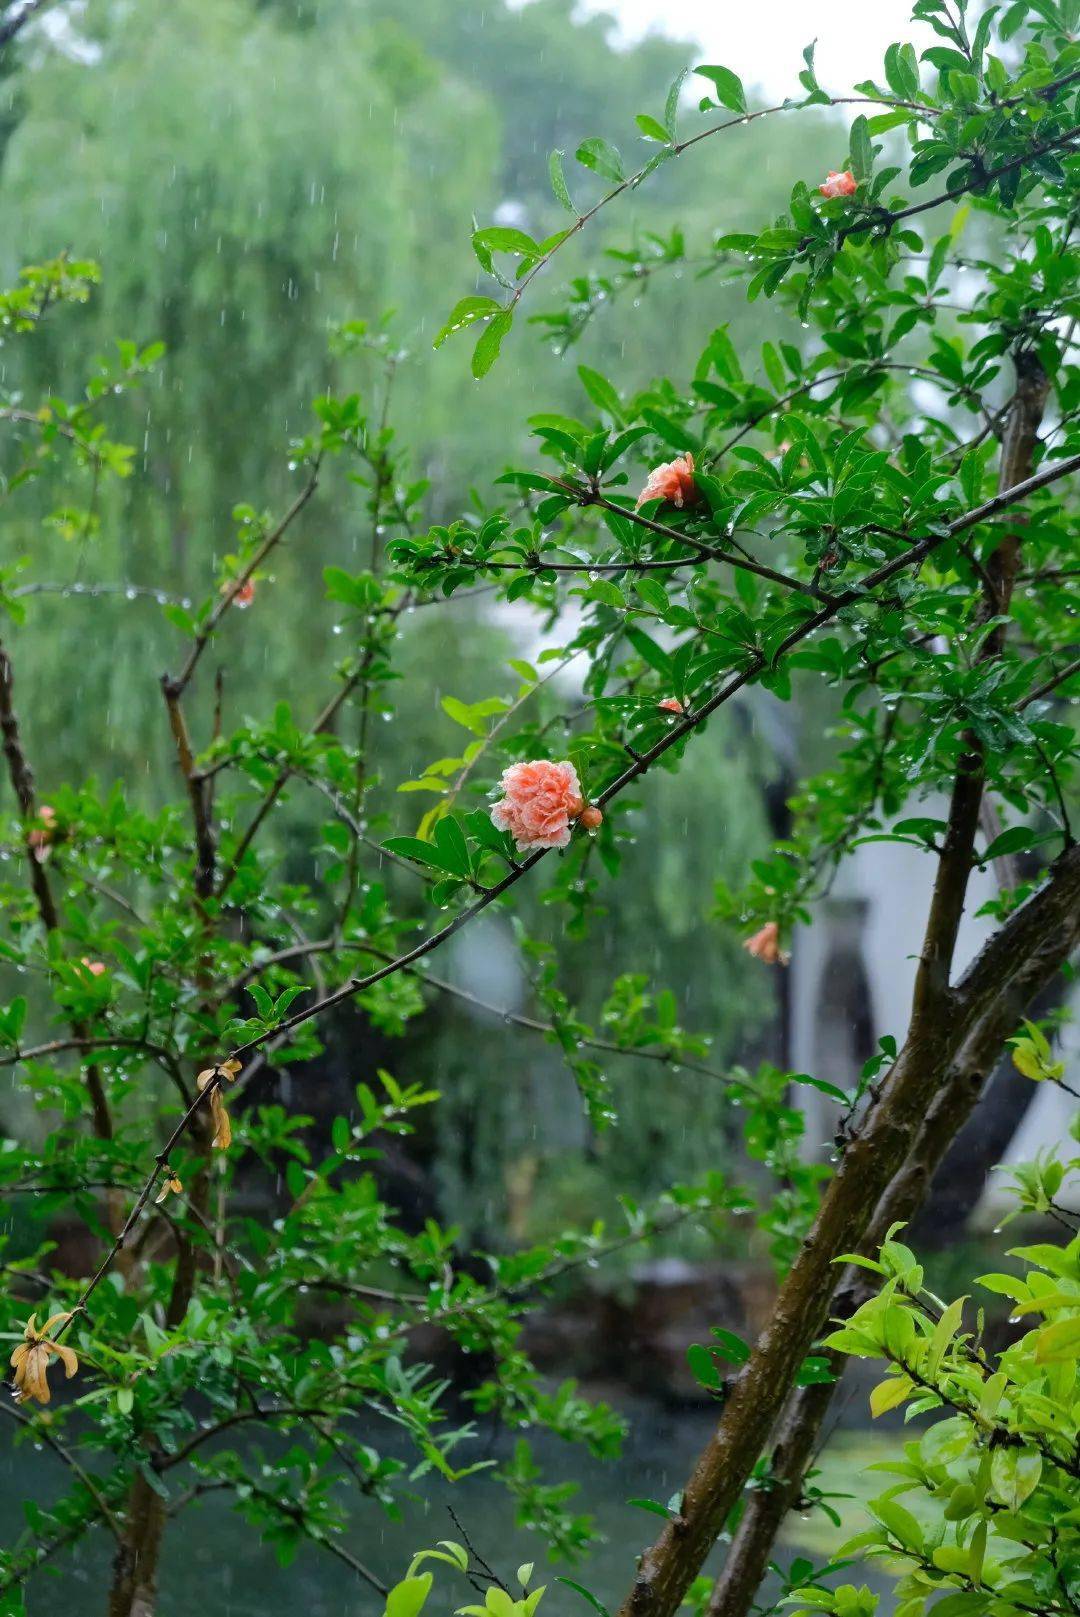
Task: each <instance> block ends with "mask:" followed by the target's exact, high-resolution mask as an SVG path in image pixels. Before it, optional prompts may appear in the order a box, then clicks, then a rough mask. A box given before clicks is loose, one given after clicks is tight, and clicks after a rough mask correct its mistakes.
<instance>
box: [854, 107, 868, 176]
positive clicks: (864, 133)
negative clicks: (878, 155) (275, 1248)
mask: <svg viewBox="0 0 1080 1617" xmlns="http://www.w3.org/2000/svg"><path fill="white" fill-rule="evenodd" d="M873 169H874V148H873V145H872V143H871V140H870V126H869V125H868V123H867V121H866V119H865V118H864V117H863V115H862V113H860V114H859V116H858V117H857V118H856V119H855V122H854V123H853V124H852V126H851V172H852V173H853V174H854V176H855V178H856V179H857V180H868V179H869V178H870V175H871V174H872V173H873Z"/></svg>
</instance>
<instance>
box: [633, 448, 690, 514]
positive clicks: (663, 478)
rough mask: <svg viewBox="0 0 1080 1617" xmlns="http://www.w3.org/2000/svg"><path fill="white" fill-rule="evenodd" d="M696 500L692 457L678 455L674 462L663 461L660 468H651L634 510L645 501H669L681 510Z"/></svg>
mask: <svg viewBox="0 0 1080 1617" xmlns="http://www.w3.org/2000/svg"><path fill="white" fill-rule="evenodd" d="M698 498H699V495H698V490H697V484H696V483H695V482H694V457H693V455H678V456H676V458H675V459H674V460H668V461H665V462H664V464H663V465H662V466H654V467H653V469H652V471H651V472H650V473H649V477H648V481H647V482H646V484H645V487H644V488H643V489H642V491H641V493H640V494H639V495H638V497H637V507H635V509H637V508H639V507H641V506H643V505H644V504H645V501H646V500H670V501H671V503H672V505H677V506H679V507H680V509H681V507H682V506H684V505H693V504H695V503H696V501H697V500H698Z"/></svg>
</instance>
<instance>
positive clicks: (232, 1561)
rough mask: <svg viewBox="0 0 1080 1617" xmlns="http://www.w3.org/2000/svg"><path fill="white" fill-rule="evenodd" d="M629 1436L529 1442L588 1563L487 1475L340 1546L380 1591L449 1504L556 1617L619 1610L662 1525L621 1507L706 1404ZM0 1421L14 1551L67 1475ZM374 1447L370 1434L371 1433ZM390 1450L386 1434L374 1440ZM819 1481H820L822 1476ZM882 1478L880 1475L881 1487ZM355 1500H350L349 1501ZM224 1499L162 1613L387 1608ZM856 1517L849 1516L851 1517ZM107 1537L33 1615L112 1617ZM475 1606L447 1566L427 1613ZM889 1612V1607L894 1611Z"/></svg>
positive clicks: (792, 1545)
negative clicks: (565, 1501)
mask: <svg viewBox="0 0 1080 1617" xmlns="http://www.w3.org/2000/svg"><path fill="white" fill-rule="evenodd" d="M619 1402H620V1405H621V1407H623V1409H624V1410H625V1412H626V1414H627V1415H628V1416H629V1417H630V1422H631V1429H630V1435H629V1437H628V1438H627V1442H626V1446H625V1449H624V1452H623V1455H622V1457H621V1458H620V1459H619V1460H617V1461H615V1462H608V1463H607V1464H602V1463H600V1462H594V1461H591V1460H589V1459H588V1458H586V1457H584V1456H583V1455H582V1453H581V1451H580V1450H578V1449H577V1448H570V1447H569V1446H567V1445H564V1444H560V1443H558V1442H557V1441H556V1440H553V1439H550V1438H541V1439H540V1440H538V1441H537V1442H536V1443H535V1452H536V1455H537V1457H538V1459H539V1460H540V1462H541V1464H542V1466H543V1468H544V1471H545V1477H544V1480H545V1481H548V1482H555V1481H558V1480H562V1479H565V1478H567V1477H570V1476H574V1477H576V1478H577V1480H578V1481H580V1482H581V1484H582V1488H581V1493H580V1495H579V1500H578V1508H579V1509H581V1510H585V1511H590V1512H591V1513H592V1514H593V1515H594V1516H595V1517H596V1519H597V1524H598V1526H599V1528H600V1531H601V1532H602V1533H603V1535H604V1538H605V1542H603V1543H601V1544H599V1545H598V1546H597V1547H596V1548H595V1550H594V1551H593V1553H592V1555H591V1557H590V1559H589V1562H588V1564H587V1566H586V1567H584V1568H582V1569H580V1570H575V1569H574V1568H572V1567H568V1566H566V1565H564V1564H560V1565H558V1566H545V1565H544V1564H543V1555H542V1551H541V1547H540V1545H539V1543H538V1541H537V1539H536V1538H535V1537H533V1536H531V1535H530V1534H528V1533H526V1532H523V1531H521V1530H519V1529H518V1528H516V1527H515V1525H514V1507H513V1502H512V1501H511V1499H510V1498H509V1496H508V1495H507V1493H506V1492H505V1490H504V1489H503V1488H502V1487H501V1486H500V1485H499V1484H498V1483H496V1482H493V1481H491V1480H489V1479H488V1478H487V1477H485V1476H484V1475H482V1474H481V1475H478V1476H474V1477H471V1478H469V1479H468V1480H467V1481H465V1482H464V1483H461V1484H459V1485H457V1486H456V1487H454V1486H451V1485H449V1484H446V1483H443V1482H441V1481H439V1480H433V1479H432V1478H431V1477H430V1476H426V1477H424V1478H423V1479H421V1481H420V1482H419V1483H418V1484H417V1489H418V1491H420V1490H422V1491H423V1493H424V1496H425V1497H424V1500H423V1501H420V1500H417V1502H416V1503H415V1504H414V1505H413V1506H412V1507H411V1508H409V1509H407V1511H406V1513H405V1518H404V1520H403V1521H400V1522H394V1521H390V1520H388V1519H387V1518H386V1516H385V1515H384V1514H383V1512H382V1511H381V1509H380V1508H379V1507H378V1506H377V1505H373V1504H371V1503H369V1502H368V1501H366V1500H363V1499H357V1497H356V1494H355V1492H354V1493H353V1494H352V1496H351V1498H352V1500H354V1501H355V1505H353V1504H351V1503H350V1507H349V1508H350V1517H351V1521H350V1527H349V1530H348V1532H347V1533H346V1534H345V1536H344V1538H343V1541H342V1542H343V1543H344V1545H345V1547H346V1548H347V1549H348V1550H349V1551H350V1552H351V1553H352V1554H353V1555H354V1556H355V1557H357V1558H358V1559H359V1560H360V1561H362V1562H363V1563H364V1564H365V1565H366V1566H368V1567H370V1568H371V1570H372V1571H373V1572H375V1573H376V1574H377V1575H378V1576H379V1577H381V1578H382V1579H384V1581H386V1582H392V1581H393V1580H395V1579H396V1578H399V1577H401V1576H403V1575H404V1572H405V1569H406V1566H407V1564H408V1561H409V1558H410V1556H411V1555H412V1554H413V1552H414V1551H415V1550H418V1549H423V1548H426V1547H428V1546H429V1545H430V1546H433V1545H434V1544H435V1541H436V1540H437V1539H440V1538H458V1537H459V1536H460V1535H459V1533H458V1530H457V1528H456V1527H455V1526H454V1523H453V1521H452V1520H451V1518H450V1515H449V1512H448V1509H447V1506H448V1505H453V1507H454V1509H455V1510H456V1512H457V1514H458V1516H459V1518H460V1520H461V1522H462V1524H463V1526H464V1527H465V1528H466V1530H467V1531H468V1533H469V1535H470V1537H471V1538H472V1539H473V1542H474V1543H475V1545H476V1547H477V1549H478V1550H479V1551H480V1553H481V1554H482V1555H484V1556H485V1558H486V1559H487V1560H488V1561H489V1562H490V1563H491V1564H492V1565H493V1566H494V1567H495V1568H496V1569H497V1570H498V1571H499V1573H500V1575H501V1576H503V1578H504V1579H505V1580H506V1581H507V1582H508V1583H509V1582H510V1581H511V1579H512V1577H513V1574H514V1571H515V1569H516V1568H517V1566H518V1565H519V1564H520V1563H521V1562H523V1561H529V1560H534V1559H535V1560H536V1562H537V1572H536V1578H535V1580H534V1581H535V1582H540V1581H545V1582H547V1583H548V1584H549V1586H550V1587H549V1592H548V1594H547V1596H546V1597H545V1600H544V1603H543V1605H542V1606H541V1612H544V1611H547V1613H548V1614H549V1617H555V1614H556V1613H558V1614H559V1617H562V1614H563V1613H566V1614H567V1617H575V1614H578V1617H588V1614H589V1613H590V1611H591V1610H592V1608H591V1607H590V1606H588V1605H587V1604H586V1603H585V1601H584V1600H582V1598H581V1597H580V1596H579V1595H577V1594H576V1593H574V1591H572V1590H570V1589H567V1588H565V1587H563V1586H561V1585H558V1584H553V1582H552V1580H553V1579H554V1577H555V1576H556V1575H557V1574H559V1573H560V1572H562V1573H568V1574H569V1575H570V1576H571V1577H576V1578H578V1579H579V1580H580V1581H581V1582H583V1583H586V1584H587V1585H588V1586H589V1587H590V1588H591V1589H592V1590H593V1591H594V1592H595V1593H596V1594H597V1595H598V1596H599V1598H600V1599H601V1600H603V1601H604V1602H605V1603H606V1604H608V1605H609V1606H612V1607H616V1606H617V1605H618V1603H619V1601H620V1600H621V1598H622V1596H623V1595H624V1594H625V1592H626V1588H627V1585H628V1582H629V1579H630V1577H631V1575H632V1571H633V1564H634V1556H635V1554H636V1553H637V1552H638V1551H640V1550H641V1549H642V1548H644V1547H645V1545H646V1544H648V1543H649V1542H651V1540H652V1538H653V1537H654V1536H655V1530H656V1529H657V1528H658V1527H659V1525H660V1523H659V1520H658V1519H657V1518H656V1517H655V1516H652V1515H649V1514H647V1513H645V1512H643V1511H642V1510H640V1509H638V1508H635V1507H633V1506H630V1505H628V1504H627V1500H628V1499H630V1498H649V1499H656V1500H660V1501H666V1500H667V1499H668V1498H669V1497H670V1496H671V1495H672V1494H673V1493H674V1492H675V1490H676V1489H677V1488H678V1487H679V1486H680V1485H681V1484H682V1483H683V1481H684V1480H685V1478H686V1475H687V1472H688V1471H689V1469H690V1466H691V1464H692V1462H693V1460H694V1458H695V1457H696V1455H697V1454H698V1453H699V1451H700V1450H701V1448H702V1447H703V1446H704V1443H705V1441H706V1439H707V1437H708V1435H709V1433H710V1431H711V1429H712V1426H713V1421H714V1417H713V1414H712V1412H711V1411H709V1410H708V1409H701V1410H696V1409H692V1410H686V1409H680V1410H670V1409H666V1408H663V1407H661V1406H658V1405H654V1404H650V1403H647V1402H644V1401H638V1402H634V1403H631V1402H630V1401H628V1400H627V1399H626V1398H620V1400H619ZM11 1431H13V1428H11V1427H8V1425H7V1424H6V1423H4V1425H3V1427H0V1437H2V1438H3V1439H4V1446H3V1448H2V1449H0V1517H2V1520H3V1522H4V1524H5V1531H4V1533H3V1540H2V1541H3V1543H4V1544H6V1545H11V1544H12V1543H13V1541H14V1540H15V1538H16V1536H17V1534H18V1530H19V1527H20V1525H21V1523H22V1522H23V1519H24V1518H23V1511H22V1500H23V1499H25V1498H32V1499H35V1500H37V1501H39V1502H40V1503H41V1504H42V1505H47V1504H48V1502H49V1501H50V1500H51V1499H53V1498H56V1497H58V1496H59V1495H60V1494H61V1493H62V1492H64V1491H66V1489H67V1486H68V1481H69V1478H68V1475H67V1473H66V1472H65V1471H64V1468H63V1467H62V1465H61V1464H60V1462H59V1461H58V1460H57V1459H56V1458H55V1457H54V1456H53V1455H52V1454H50V1453H49V1452H48V1451H47V1450H36V1449H34V1448H33V1447H31V1446H30V1445H29V1444H24V1445H22V1446H21V1447H20V1448H18V1449H13V1448H12V1446H11V1443H10V1441H9V1440H8V1436H7V1434H8V1433H9V1432H11ZM372 1435H373V1438H374V1437H375V1434H374V1433H373V1434H372ZM378 1441H379V1442H380V1443H381V1444H382V1446H383V1448H384V1449H385V1448H387V1447H388V1445H387V1444H386V1441H385V1428H382V1429H381V1430H380V1432H379V1434H378ZM509 1441H510V1440H508V1439H507V1440H503V1439H500V1440H499V1441H498V1442H497V1443H495V1444H493V1445H492V1446H491V1449H490V1453H491V1455H492V1457H493V1458H496V1459H498V1458H500V1457H501V1455H502V1454H504V1453H505V1452H506V1450H507V1448H508V1447H509ZM888 1446H889V1445H888V1442H887V1440H886V1439H882V1438H879V1437H868V1436H867V1435H866V1434H864V1433H856V1432H844V1433H841V1434H840V1435H839V1437H838V1438H837V1439H836V1441H835V1442H834V1444H833V1445H832V1448H831V1450H830V1452H829V1454H827V1456H826V1459H825V1462H824V1476H825V1478H826V1479H827V1485H828V1486H830V1487H834V1488H837V1489H839V1490H841V1491H856V1489H861V1490H862V1491H863V1492H864V1493H865V1491H866V1487H867V1485H868V1484H869V1486H870V1488H871V1489H874V1488H875V1484H873V1483H872V1482H870V1481H869V1479H865V1480H862V1479H864V1474H865V1467H866V1465H867V1463H869V1461H870V1460H872V1459H874V1458H876V1457H878V1456H879V1455H880V1454H881V1453H882V1452H883V1451H884V1449H885V1448H886V1447H888ZM819 1480H820V1479H819ZM885 1482H886V1479H885V1478H884V1477H880V1474H879V1481H878V1482H877V1484H876V1488H877V1489H880V1488H881V1487H882V1486H883V1485H884V1484H885ZM349 1497H350V1496H349V1495H346V1494H343V1495H342V1498H343V1499H346V1500H348V1499H349ZM228 1500H229V1496H227V1495H223V1494H211V1495H209V1496H208V1497H207V1498H206V1499H204V1500H202V1501H199V1502H198V1503H196V1504H194V1505H192V1506H190V1507H189V1508H188V1509H187V1510H186V1511H185V1512H184V1513H183V1515H181V1516H179V1517H178V1518H177V1519H176V1520H175V1521H174V1522H171V1523H170V1524H169V1526H168V1529H167V1536H166V1543H165V1552H164V1557H163V1563H162V1573H161V1590H160V1598H159V1603H158V1612H157V1617H378V1614H379V1613H380V1612H381V1610H382V1602H381V1601H380V1600H379V1598H378V1596H377V1595H376V1594H375V1592H374V1591H373V1590H372V1589H370V1588H369V1587H368V1586H367V1585H365V1584H363V1583H361V1582H359V1581H358V1579H357V1577H356V1575H355V1573H354V1572H353V1571H352V1570H351V1569H350V1568H349V1567H347V1566H345V1565H343V1564H342V1563H341V1562H339V1561H337V1560H335V1559H334V1558H333V1557H332V1556H331V1555H329V1554H328V1553H327V1552H326V1551H324V1550H321V1549H318V1548H317V1547H315V1546H313V1545H310V1544H304V1545H302V1546H301V1548H300V1549H299V1551H298V1553H297V1555H296V1559H295V1560H294V1561H293V1562H292V1564H291V1565H290V1566H288V1567H280V1566H279V1565H278V1564H277V1558H276V1554H275V1551H274V1548H273V1546H271V1545H268V1544H265V1543H263V1542H262V1540H261V1539H260V1537H259V1535H258V1532H257V1530H255V1529H254V1528H251V1527H249V1526H248V1525H247V1524H246V1522H244V1521H243V1519H242V1518H241V1517H240V1516H239V1515H238V1513H237V1512H236V1511H235V1510H234V1509H233V1508H232V1506H231V1502H227V1501H228ZM849 1508H853V1507H844V1509H845V1514H847V1513H848V1510H849ZM845 1526H846V1530H847V1531H849V1532H850V1531H855V1530H856V1529H857V1526H858V1521H857V1518H856V1517H855V1516H854V1515H851V1516H849V1520H848V1522H847V1523H846V1524H845ZM839 1538H840V1535H839V1534H837V1533H836V1531H835V1530H834V1529H831V1528H830V1527H829V1526H828V1524H827V1523H825V1522H824V1520H823V1519H822V1518H821V1517H820V1516H818V1517H815V1518H813V1519H811V1520H808V1521H800V1520H798V1519H793V1520H792V1522H791V1523H790V1524H789V1528H788V1532H787V1536H786V1543H785V1546H784V1550H785V1554H784V1557H783V1558H784V1559H785V1560H786V1559H787V1558H788V1556H789V1555H792V1554H795V1553H806V1554H808V1555H811V1556H816V1557H817V1558H818V1559H824V1558H825V1557H826V1556H827V1555H828V1554H829V1552H830V1550H831V1549H832V1548H833V1547H834V1546H835V1544H836V1543H837V1542H839ZM110 1548H111V1540H110V1539H109V1537H108V1535H107V1534H106V1533H104V1532H103V1531H100V1530H99V1531H96V1532H95V1533H93V1534H92V1535H89V1536H88V1537H87V1539H86V1540H85V1541H84V1542H83V1543H82V1544H81V1545H80V1546H79V1547H78V1548H77V1549H75V1550H73V1551H68V1552H66V1553H64V1554H61V1555H58V1556H57V1558H56V1561H55V1564H53V1563H50V1570H45V1569H42V1571H40V1572H39V1573H38V1574H37V1575H36V1576H35V1579H34V1581H33V1583H32V1584H31V1586H30V1595H29V1600H28V1612H29V1617H44V1614H45V1613H46V1612H55V1611H58V1610H62V1611H64V1612H65V1613H67V1614H68V1617H84V1614H85V1617H99V1614H100V1617H105V1606H106V1599H107V1588H108V1563H109V1559H110ZM849 1576H851V1577H852V1579H853V1581H857V1582H860V1583H861V1582H870V1583H871V1584H876V1585H877V1586H878V1587H880V1588H883V1587H885V1584H886V1583H887V1580H885V1583H883V1582H882V1581H881V1580H880V1578H876V1577H874V1576H868V1575H867V1569H865V1568H862V1567H859V1568H853V1569H852V1572H851V1574H849ZM476 1598H477V1597H476V1596H475V1595H474V1594H473V1593H472V1591H471V1590H470V1589H469V1586H468V1585H467V1584H466V1583H465V1582H464V1580H463V1579H460V1578H458V1577H457V1576H456V1575H454V1574H453V1573H452V1572H451V1571H450V1569H449V1568H447V1569H446V1572H445V1576H444V1575H443V1573H442V1572H441V1571H440V1572H437V1573H436V1589H435V1592H434V1594H433V1597H432V1599H431V1600H430V1602H429V1606H428V1613H429V1617H444V1614H445V1613H448V1612H451V1611H453V1609H454V1608H455V1607H456V1606H459V1605H463V1604H467V1603H468V1602H469V1601H471V1600H473V1599H476ZM886 1609H887V1603H886Z"/></svg>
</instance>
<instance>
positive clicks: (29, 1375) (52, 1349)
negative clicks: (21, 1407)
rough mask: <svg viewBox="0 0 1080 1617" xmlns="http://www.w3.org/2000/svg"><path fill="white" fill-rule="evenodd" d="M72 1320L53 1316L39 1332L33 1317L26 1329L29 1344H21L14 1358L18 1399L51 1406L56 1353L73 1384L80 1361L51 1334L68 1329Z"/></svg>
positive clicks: (72, 1351)
mask: <svg viewBox="0 0 1080 1617" xmlns="http://www.w3.org/2000/svg"><path fill="white" fill-rule="evenodd" d="M70 1318H71V1315H70V1314H53V1315H52V1317H51V1318H50V1319H47V1320H46V1321H45V1324H44V1326H43V1327H42V1329H41V1330H40V1331H39V1330H38V1328H37V1315H36V1314H31V1315H30V1318H29V1319H28V1320H27V1322H26V1325H25V1326H24V1328H23V1335H24V1337H25V1338H26V1340H25V1341H24V1342H20V1343H19V1345H18V1347H17V1348H16V1349H15V1351H14V1353H13V1354H12V1355H11V1364H12V1368H13V1369H14V1371H15V1375H14V1377H13V1378H12V1379H13V1381H14V1384H15V1396H16V1398H19V1399H22V1398H36V1399H37V1401H38V1403H39V1404H47V1403H48V1402H49V1400H50V1398H51V1397H52V1393H51V1392H50V1391H49V1382H48V1375H47V1372H48V1368H49V1360H50V1359H51V1358H52V1356H53V1354H54V1353H55V1355H56V1357H57V1358H58V1359H59V1360H60V1362H61V1364H62V1365H63V1366H64V1369H65V1370H66V1371H67V1377H68V1380H69V1381H70V1380H71V1378H72V1376H73V1375H75V1374H76V1373H77V1371H78V1368H79V1360H78V1357H77V1355H76V1353H75V1350H74V1349H73V1348H69V1347H65V1346H64V1344H63V1343H62V1342H52V1341H50V1340H49V1332H50V1331H51V1330H52V1329H53V1328H54V1326H57V1325H66V1324H67V1322H68V1320H69V1319H70Z"/></svg>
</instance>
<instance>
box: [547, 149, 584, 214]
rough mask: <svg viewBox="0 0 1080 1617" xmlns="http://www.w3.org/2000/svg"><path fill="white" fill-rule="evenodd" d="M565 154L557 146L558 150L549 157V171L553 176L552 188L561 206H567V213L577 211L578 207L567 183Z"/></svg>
mask: <svg viewBox="0 0 1080 1617" xmlns="http://www.w3.org/2000/svg"><path fill="white" fill-rule="evenodd" d="M565 156H566V153H565V152H563V151H560V150H559V149H558V148H556V150H555V151H553V152H552V154H551V156H550V157H549V158H548V173H549V174H550V176H551V189H552V191H553V192H554V193H555V200H556V202H558V203H559V205H560V206H561V207H563V208H565V209H566V211H567V213H577V209H576V208H575V207H574V199H573V197H572V196H571V195H570V190H569V187H568V186H567V184H566V176H565V174H564V173H563V158H564V157H565Z"/></svg>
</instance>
